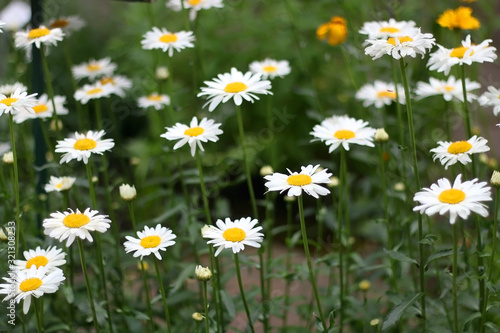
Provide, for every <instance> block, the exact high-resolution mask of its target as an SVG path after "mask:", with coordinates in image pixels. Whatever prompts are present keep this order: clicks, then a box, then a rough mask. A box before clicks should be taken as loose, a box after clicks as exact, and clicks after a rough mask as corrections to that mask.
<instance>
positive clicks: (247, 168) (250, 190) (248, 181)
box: [236, 105, 259, 219]
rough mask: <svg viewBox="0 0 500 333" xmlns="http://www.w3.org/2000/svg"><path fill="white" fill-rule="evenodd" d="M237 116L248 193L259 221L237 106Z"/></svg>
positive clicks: (239, 112) (255, 216)
mask: <svg viewBox="0 0 500 333" xmlns="http://www.w3.org/2000/svg"><path fill="white" fill-rule="evenodd" d="M236 116H237V118H238V129H239V132H240V141H241V150H242V152H243V163H244V166H245V174H246V178H247V185H248V192H249V193H250V200H251V203H252V212H253V218H255V219H258V218H259V214H258V211H257V202H256V201H255V194H254V191H253V185H252V176H251V174H250V165H249V163H248V156H247V147H246V143H245V132H244V130H243V117H242V115H241V107H240V106H239V105H236Z"/></svg>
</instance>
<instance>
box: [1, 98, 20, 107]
mask: <svg viewBox="0 0 500 333" xmlns="http://www.w3.org/2000/svg"><path fill="white" fill-rule="evenodd" d="M18 100H19V99H18V98H12V97H7V98H4V99H2V100H1V101H0V104H5V105H7V106H11V105H12V104H14V103H15V102H17V101H18Z"/></svg>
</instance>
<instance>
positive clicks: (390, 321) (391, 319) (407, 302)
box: [382, 293, 423, 330]
mask: <svg viewBox="0 0 500 333" xmlns="http://www.w3.org/2000/svg"><path fill="white" fill-rule="evenodd" d="M422 295H423V293H416V294H411V295H410V296H409V297H407V298H406V299H404V300H403V301H402V302H401V303H399V304H398V305H397V306H396V307H395V308H394V309H392V310H391V312H389V313H388V314H387V317H385V319H384V322H383V324H382V330H385V329H387V328H389V327H391V326H392V325H394V324H395V323H396V322H397V321H398V320H399V318H401V316H402V315H403V313H405V311H406V310H407V309H408V308H409V307H410V306H412V305H413V303H415V302H416V301H417V300H418V299H419V298H420V297H422Z"/></svg>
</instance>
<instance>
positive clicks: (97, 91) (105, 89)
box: [73, 81, 115, 104]
mask: <svg viewBox="0 0 500 333" xmlns="http://www.w3.org/2000/svg"><path fill="white" fill-rule="evenodd" d="M114 92H115V88H114V87H113V86H112V85H111V84H101V82H99V81H97V82H95V83H93V84H84V85H83V87H82V88H80V89H78V90H77V91H75V94H74V95H73V96H74V97H75V99H76V100H77V101H79V102H80V103H82V104H87V103H88V102H89V101H90V100H91V99H99V98H103V97H109V96H111V94H113V93H114Z"/></svg>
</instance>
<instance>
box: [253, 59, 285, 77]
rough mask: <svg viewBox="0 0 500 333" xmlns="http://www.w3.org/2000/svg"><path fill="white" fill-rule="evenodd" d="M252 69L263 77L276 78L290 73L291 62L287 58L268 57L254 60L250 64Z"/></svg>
mask: <svg viewBox="0 0 500 333" xmlns="http://www.w3.org/2000/svg"><path fill="white" fill-rule="evenodd" d="M249 67H250V71H251V72H252V73H254V74H260V75H261V77H262V78H263V79H271V80H272V79H274V78H276V77H284V76H286V75H288V74H290V71H291V69H290V63H289V62H288V61H287V60H274V59H269V58H266V59H264V60H263V61H254V62H252V63H251V64H250V66H249Z"/></svg>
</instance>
